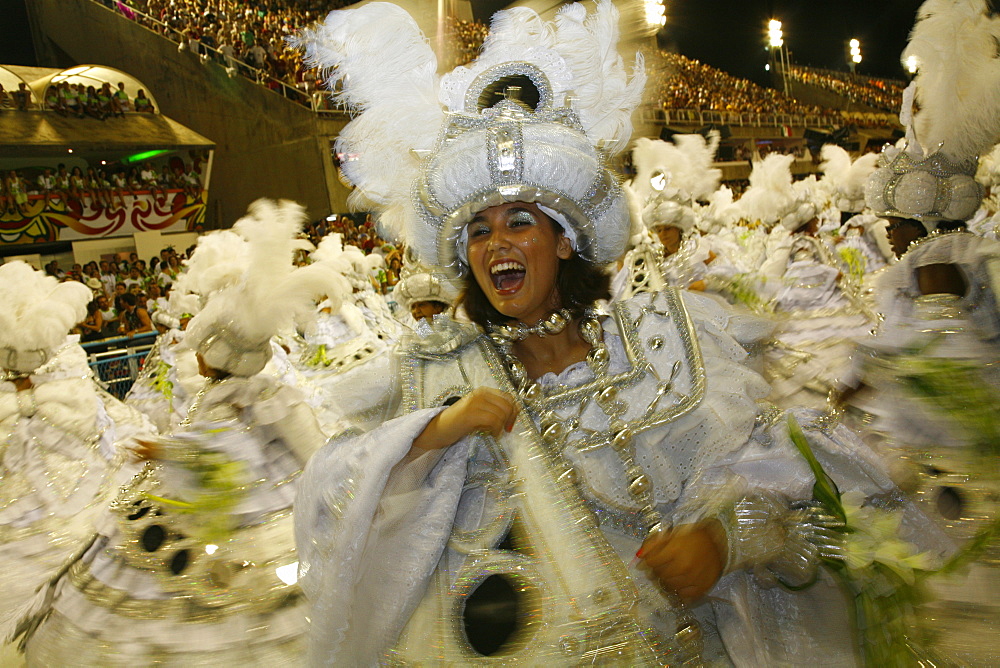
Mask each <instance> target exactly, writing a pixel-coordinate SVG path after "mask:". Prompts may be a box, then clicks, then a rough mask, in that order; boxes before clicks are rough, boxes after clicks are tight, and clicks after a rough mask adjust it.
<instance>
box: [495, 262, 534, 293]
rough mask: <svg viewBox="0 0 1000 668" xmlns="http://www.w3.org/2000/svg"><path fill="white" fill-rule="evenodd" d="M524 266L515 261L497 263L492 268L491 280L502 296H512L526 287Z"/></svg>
mask: <svg viewBox="0 0 1000 668" xmlns="http://www.w3.org/2000/svg"><path fill="white" fill-rule="evenodd" d="M525 272H526V270H525V268H524V265H523V264H521V263H520V262H515V261H513V260H505V261H502V262H497V263H496V264H494V265H493V266H491V267H490V280H492V281H493V287H494V289H496V291H497V293H499V294H501V295H512V294H514V293H515V292H517V291H518V290H520V289H521V286H522V285H524V276H525Z"/></svg>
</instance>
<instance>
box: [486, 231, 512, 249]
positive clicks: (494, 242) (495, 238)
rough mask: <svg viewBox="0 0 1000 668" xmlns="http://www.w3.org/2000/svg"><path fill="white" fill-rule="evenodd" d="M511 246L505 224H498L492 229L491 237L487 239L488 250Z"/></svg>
mask: <svg viewBox="0 0 1000 668" xmlns="http://www.w3.org/2000/svg"><path fill="white" fill-rule="evenodd" d="M509 247H510V240H509V239H508V238H507V229H506V227H505V226H503V225H497V226H496V227H494V228H493V230H491V231H490V237H489V239H487V241H486V248H487V249H488V250H497V249H501V248H509Z"/></svg>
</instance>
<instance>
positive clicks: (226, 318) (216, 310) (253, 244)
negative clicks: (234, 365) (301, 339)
mask: <svg viewBox="0 0 1000 668" xmlns="http://www.w3.org/2000/svg"><path fill="white" fill-rule="evenodd" d="M305 220H306V216H305V210H304V209H303V208H302V207H301V206H300V205H298V204H295V203H294V202H289V201H280V202H272V201H269V200H263V199H262V200H257V201H256V202H254V203H253V204H251V205H250V209H249V213H248V215H247V216H245V217H243V218H241V219H240V220H239V222H237V223H236V225H235V226H234V227H233V229H234V230H235V231H236V232H238V233H239V234H240V236H242V237H243V238H244V239H245V240H246V242H247V246H248V259H249V262H248V265H247V267H246V270H245V272H244V274H243V276H241V277H240V280H239V281H238V282H236V283H233V284H232V285H230V286H228V287H226V288H223V289H222V290H219V291H217V292H215V293H213V294H212V295H211V296H210V297H209V300H208V303H207V304H206V305H205V307H204V308H203V309H202V310H201V312H200V313H199V314H198V315H196V316H195V317H194V318H193V319H192V320H191V323H190V325H189V326H188V335H187V337H186V338H187V339H188V340H189V341H190V345H191V347H197V345H198V343H199V342H201V341H203V340H204V339H206V338H207V337H208V336H209V335H211V334H212V333H213V332H214V331H216V330H217V329H218V328H219V327H226V328H229V329H231V330H233V331H234V332H235V333H237V334H238V335H239V336H240V337H242V338H243V339H245V340H247V341H248V342H250V343H264V342H266V341H268V340H269V339H270V338H271V337H272V336H274V335H275V334H277V333H278V332H279V331H281V330H284V329H286V328H290V327H292V326H293V325H294V324H299V325H308V324H309V323H311V322H312V321H313V319H314V318H315V308H314V306H315V301H316V300H317V299H320V298H322V297H325V296H335V295H339V294H340V292H341V290H342V289H343V282H342V281H338V280H337V275H336V273H335V272H333V271H331V270H330V269H329V268H328V267H325V266H322V265H318V264H313V265H309V266H306V267H299V268H295V267H294V265H293V264H292V259H293V255H294V251H295V248H296V235H297V234H298V232H299V231H300V230H301V228H302V224H303V223H304V222H305ZM195 254H196V255H197V253H195Z"/></svg>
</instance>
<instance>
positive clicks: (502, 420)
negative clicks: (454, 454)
mask: <svg viewBox="0 0 1000 668" xmlns="http://www.w3.org/2000/svg"><path fill="white" fill-rule="evenodd" d="M517 413H518V405H517V403H516V402H515V401H514V397H512V396H511V395H510V394H508V393H506V392H501V391H500V390H495V389H493V388H490V387H477V388H476V389H475V390H473V391H472V392H471V393H470V394H467V395H466V396H464V397H462V398H461V399H459V400H458V401H457V402H455V403H454V404H452V405H451V406H449V407H448V408H446V409H444V410H443V411H441V412H440V413H438V414H437V416H435V417H434V419H433V420H431V421H430V422H429V423H427V426H426V427H424V430H423V431H422V432H420V435H419V436H417V438H416V439H415V440H414V441H413V447H415V448H422V449H424V450H439V449H441V448H447V447H449V446H451V445H454V444H455V443H457V442H458V441H460V440H462V439H463V438H465V437H466V436H468V435H469V434H474V433H477V432H484V433H487V434H489V435H491V436H499V435H500V434H501V432H503V431H511V430H512V429H513V428H514V419H515V418H516V417H517Z"/></svg>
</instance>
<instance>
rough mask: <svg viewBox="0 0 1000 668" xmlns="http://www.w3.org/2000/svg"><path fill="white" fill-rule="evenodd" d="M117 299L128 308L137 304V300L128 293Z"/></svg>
mask: <svg viewBox="0 0 1000 668" xmlns="http://www.w3.org/2000/svg"><path fill="white" fill-rule="evenodd" d="M119 299H121V300H122V303H123V304H128V305H129V306H135V305H136V304H137V303H138V300H137V299H136V298H135V295H133V294H131V293H129V292H126V293H125V294H123V295H120V297H119Z"/></svg>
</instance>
